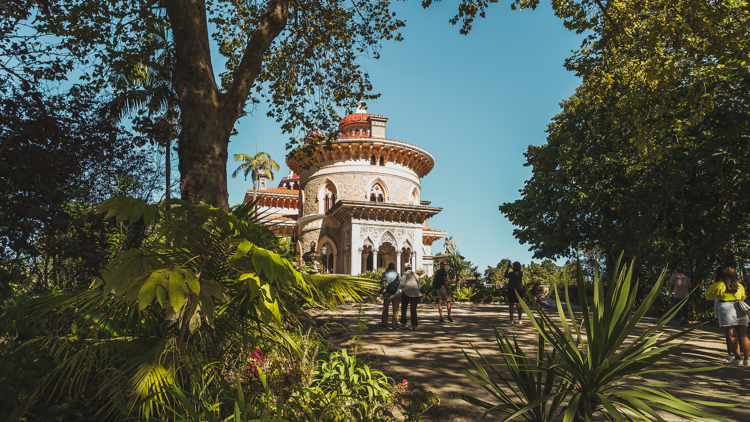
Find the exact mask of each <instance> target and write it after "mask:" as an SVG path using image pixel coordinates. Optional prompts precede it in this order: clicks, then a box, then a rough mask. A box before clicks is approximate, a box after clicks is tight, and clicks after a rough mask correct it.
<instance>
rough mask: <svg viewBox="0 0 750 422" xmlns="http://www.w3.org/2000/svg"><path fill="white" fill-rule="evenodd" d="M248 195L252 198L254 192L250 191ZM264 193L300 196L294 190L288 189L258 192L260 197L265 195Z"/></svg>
mask: <svg viewBox="0 0 750 422" xmlns="http://www.w3.org/2000/svg"><path fill="white" fill-rule="evenodd" d="M247 193H248V195H250V196H252V195H253V190H252V189H249V190H248V191H247ZM264 193H273V194H277V195H294V196H297V195H299V191H298V190H294V189H287V188H270V189H258V192H257V194H258V195H263V194H264Z"/></svg>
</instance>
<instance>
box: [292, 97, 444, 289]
mask: <svg viewBox="0 0 750 422" xmlns="http://www.w3.org/2000/svg"><path fill="white" fill-rule="evenodd" d="M387 121H388V118H387V117H384V116H382V115H379V114H368V113H367V112H366V111H365V110H362V109H358V110H357V112H356V113H354V114H351V115H349V116H346V117H345V118H344V119H343V120H341V123H340V124H339V130H340V132H341V135H340V136H339V138H338V139H336V140H334V141H332V147H331V148H325V147H324V146H321V147H319V148H318V149H317V150H316V151H315V153H314V156H313V157H309V158H308V157H296V156H293V154H290V155H289V156H288V157H287V161H286V162H287V165H288V166H289V168H290V169H291V170H292V171H293V172H294V173H295V174H297V175H299V199H298V203H299V204H300V209H299V216H298V218H297V221H296V235H297V240H298V250H299V253H300V256H302V255H304V254H306V253H308V252H311V251H312V252H318V253H321V254H322V256H323V257H324V261H325V265H326V267H327V268H328V271H329V272H330V273H336V274H352V275H357V274H360V273H361V272H363V271H365V270H371V269H375V268H384V267H387V266H388V264H390V263H394V264H396V268H397V270H399V271H403V266H404V264H405V263H407V262H409V263H411V264H412V267H413V268H414V269H419V268H424V269H425V270H426V271H427V272H428V273H430V274H431V273H432V260H431V259H430V258H431V253H430V247H429V245H430V244H431V243H432V242H433V241H434V240H436V239H439V238H440V237H442V236H443V235H444V234H445V232H443V231H440V230H432V229H428V228H427V219H429V218H430V217H432V216H434V215H436V214H437V213H439V212H440V211H441V210H442V208H436V207H431V206H429V202H427V201H422V200H421V197H420V192H421V188H422V185H421V179H422V178H423V177H424V176H425V175H427V173H429V172H430V170H432V168H433V167H434V166H435V159H434V158H433V157H432V155H430V154H429V153H428V152H427V151H425V150H423V149H422V148H420V147H418V146H416V145H412V144H408V143H406V142H400V141H395V140H391V139H387V138H386V137H385V126H386V122H387ZM313 164H317V166H316V165H313ZM425 236H426V237H425ZM425 258H427V259H425ZM423 260H424V262H423Z"/></svg>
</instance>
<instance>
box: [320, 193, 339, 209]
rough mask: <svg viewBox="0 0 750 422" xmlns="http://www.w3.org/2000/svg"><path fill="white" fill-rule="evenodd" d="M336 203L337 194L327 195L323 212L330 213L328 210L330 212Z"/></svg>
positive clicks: (324, 199)
mask: <svg viewBox="0 0 750 422" xmlns="http://www.w3.org/2000/svg"><path fill="white" fill-rule="evenodd" d="M335 203H336V194H335V193H331V194H326V196H325V197H324V198H323V206H324V208H323V212H328V210H330V209H331V207H333V204H335Z"/></svg>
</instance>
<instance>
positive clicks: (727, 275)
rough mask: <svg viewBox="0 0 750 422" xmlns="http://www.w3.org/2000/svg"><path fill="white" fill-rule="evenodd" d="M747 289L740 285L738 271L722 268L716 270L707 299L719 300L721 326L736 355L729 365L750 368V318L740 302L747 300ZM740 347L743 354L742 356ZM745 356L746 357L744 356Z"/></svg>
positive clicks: (707, 291)
mask: <svg viewBox="0 0 750 422" xmlns="http://www.w3.org/2000/svg"><path fill="white" fill-rule="evenodd" d="M745 296H746V294H745V288H744V287H742V284H740V283H739V279H738V277H737V271H736V270H735V269H734V268H732V267H720V268H719V269H718V270H716V279H715V280H714V283H713V284H712V285H711V286H709V287H708V289H706V299H708V300H713V299H719V309H718V311H719V312H718V314H719V326H720V327H721V328H723V329H724V333H725V334H726V336H727V338H728V339H729V344H730V345H731V352H732V353H733V354H734V359H732V360H731V361H730V362H729V364H731V365H736V366H750V360H748V354H750V340H748V338H747V323H748V318H747V316H746V315H745V313H744V312H742V309H741V308H740V306H739V304H738V303H737V302H739V301H740V300H745ZM740 345H741V347H742V352H743V353H742V354H740ZM743 355H744V356H743Z"/></svg>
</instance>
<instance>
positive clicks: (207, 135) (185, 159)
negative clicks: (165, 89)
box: [164, 0, 289, 210]
mask: <svg viewBox="0 0 750 422" xmlns="http://www.w3.org/2000/svg"><path fill="white" fill-rule="evenodd" d="M164 6H165V8H166V10H167V14H168V16H169V22H170V24H171V25H172V31H173V32H172V33H173V34H174V41H175V59H176V65H175V81H174V84H175V91H176V92H177V95H178V96H179V98H180V110H181V123H182V131H181V132H180V147H179V150H178V151H179V152H178V156H179V159H180V163H179V169H180V190H181V192H182V199H183V200H185V201H187V202H189V203H192V204H197V203H200V202H205V203H208V204H211V205H214V206H218V207H221V208H223V209H226V210H228V209H229V194H228V193H227V158H228V151H227V149H228V146H229V134H230V133H231V131H232V128H233V127H234V123H235V122H236V121H237V118H239V115H240V112H241V111H242V109H243V107H244V106H245V101H246V100H247V97H248V95H249V94H250V89H251V88H252V86H253V83H254V82H255V79H256V78H257V76H258V74H259V73H260V70H261V64H262V60H263V54H264V53H265V52H266V50H267V49H268V47H269V46H270V45H271V43H272V42H273V40H274V39H275V38H276V37H277V36H278V35H279V34H280V33H281V31H282V30H283V29H284V27H285V26H286V21H287V15H288V11H289V0H271V1H270V2H269V4H268V8H267V10H266V13H265V14H264V16H263V18H262V21H261V24H260V25H259V26H258V28H256V30H255V31H254V32H253V36H252V37H251V38H250V40H249V41H248V44H247V46H246V48H245V51H244V53H243V57H242V60H241V61H240V65H239V67H238V69H237V70H236V71H235V73H234V78H233V81H232V85H231V87H230V88H229V89H228V91H227V92H226V93H222V92H221V91H220V90H219V87H218V86H217V84H216V80H215V78H214V71H213V67H212V66H211V46H210V44H209V40H208V35H209V34H208V26H207V21H206V3H205V1H204V0H166V1H165V2H164Z"/></svg>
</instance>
